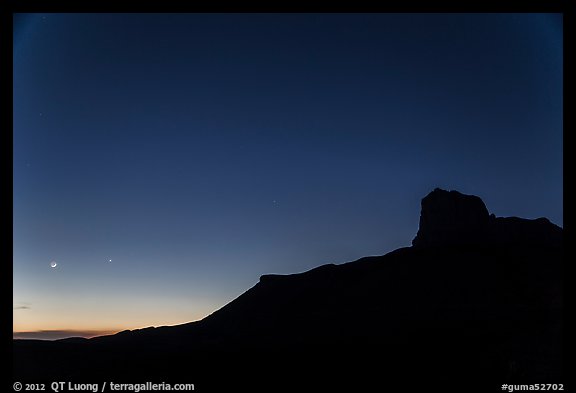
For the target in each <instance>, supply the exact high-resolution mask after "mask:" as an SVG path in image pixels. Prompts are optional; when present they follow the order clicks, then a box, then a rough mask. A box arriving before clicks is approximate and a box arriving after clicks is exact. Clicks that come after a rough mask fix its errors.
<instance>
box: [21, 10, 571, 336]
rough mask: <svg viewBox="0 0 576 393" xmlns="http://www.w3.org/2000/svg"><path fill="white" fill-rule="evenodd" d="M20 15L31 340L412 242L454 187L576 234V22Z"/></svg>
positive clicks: (90, 330) (24, 325) (173, 308)
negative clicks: (427, 203) (566, 178)
mask: <svg viewBox="0 0 576 393" xmlns="http://www.w3.org/2000/svg"><path fill="white" fill-rule="evenodd" d="M14 21H15V23H14V59H13V64H14V90H13V91H14V114H13V119H14V133H13V135H14V150H13V152H14V191H13V192H14V206H13V212H14V221H13V222H14V224H13V225H14V227H13V228H14V241H13V245H14V250H13V255H14V256H13V265H14V293H13V294H14V298H13V308H14V310H13V316H14V325H13V330H14V332H15V334H14V336H15V337H42V338H57V337H65V336H70V335H84V336H91V335H95V334H103V333H108V332H116V331H120V330H124V329H134V328H142V327H146V326H152V325H153V326H160V325H171V324H178V323H185V322H189V321H193V320H198V319H201V318H202V317H204V316H206V315H207V314H209V313H211V312H213V311H215V310H216V309H218V308H220V307H221V306H223V305H224V304H226V303H227V302H229V301H231V300H232V299H234V298H235V297H237V296H238V295H240V294H241V293H242V292H244V291H245V290H247V289H248V288H250V287H251V286H253V285H254V284H255V283H256V282H257V281H258V278H259V276H260V275H262V274H267V273H297V272H302V271H305V270H308V269H311V268H313V267H316V266H319V265H321V264H325V263H343V262H347V261H351V260H354V259H357V258H360V257H363V256H368V255H382V254H385V253H387V252H389V251H392V250H394V249H396V248H398V247H403V246H409V245H410V244H411V240H412V239H413V238H414V236H415V234H416V231H417V229H418V218H419V214H420V211H419V210H420V199H421V198H422V197H424V196H425V195H426V194H427V193H428V192H430V191H431V190H432V189H434V188H435V187H441V188H445V189H456V190H459V191H461V192H464V193H467V194H475V195H478V196H480V197H482V198H483V199H484V201H485V202H486V204H487V206H488V209H489V210H490V212H492V213H495V214H496V215H497V216H520V217H525V218H537V217H541V216H545V217H548V218H549V219H550V220H551V221H552V222H554V223H556V224H558V225H560V226H562V225H563V221H562V213H563V208H562V203H563V201H562V192H563V182H562V161H563V157H562V148H563V145H562V72H563V70H562V61H563V57H562V46H563V39H562V17H561V15H558V14H448V15H441V14H408V15H402V14H369V15H363V14H326V15H323V14H293V15H289V14H287V15H280V14H254V15H251V14H237V15H233V14H220V15H211V14H177V15H176V14H174V15H172V14H134V15H130V14H33V15H15V19H14ZM51 262H55V263H56V264H57V265H56V267H54V268H52V267H51ZM23 332H27V333H23Z"/></svg>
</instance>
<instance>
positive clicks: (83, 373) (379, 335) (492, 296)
mask: <svg viewBox="0 0 576 393" xmlns="http://www.w3.org/2000/svg"><path fill="white" fill-rule="evenodd" d="M415 208H416V207H415ZM562 258H563V230H562V228H560V227H558V226H556V225H554V224H553V223H551V222H550V221H548V220H547V219H546V218H539V219H536V220H528V219H522V218H516V217H510V218H503V217H495V216H494V215H490V214H489V211H488V209H487V208H486V206H485V205H484V202H483V201H482V200H481V199H480V198H479V197H476V196H469V195H464V194H461V193H459V192H457V191H444V190H441V189H435V190H434V191H432V192H431V193H430V194H428V195H427V196H426V197H425V198H424V199H423V200H422V205H421V215H420V226H419V230H418V233H417V235H416V237H415V238H414V240H413V242H412V247H406V248H401V249H397V250H395V251H392V252H390V253H388V254H386V255H383V256H371V257H366V258H361V259H359V260H357V261H354V262H349V263H345V264H341V265H334V264H328V265H323V266H319V267H318V268H315V269H312V270H310V271H307V272H305V273H300V274H292V275H263V276H262V277H260V280H259V282H258V283H257V284H256V285H255V286H254V287H252V288H250V289H249V290H247V291H246V292H245V293H244V294H242V295H241V296H239V297H238V298H237V299H235V300H234V301H232V302H230V303H229V304H227V305H226V306H224V307H222V308H221V309H219V310H218V311H216V312H214V313H213V314H211V315H209V316H208V317H206V318H204V319H203V320H201V321H197V322H191V323H188V324H184V325H178V326H167V327H159V328H147V329H141V330H135V331H124V332H121V333H118V334H115V335H111V336H102V337H96V338H92V339H65V340H58V341H35V340H14V344H13V346H14V379H15V380H21V381H31V380H66V381H67V380H70V381H73V380H93V381H95V380H108V381H110V380H114V381H120V380H126V381H129V382H134V381H168V380H170V381H174V382H181V383H185V382H193V383H195V384H196V389H197V390H198V391H208V390H218V389H224V388H237V389H239V390H241V391H250V390H255V389H261V390H267V391H277V390H279V389H280V388H282V387H291V388H294V389H298V391H310V390H317V391H328V390H329V389H331V388H349V389H352V390H354V391H369V390H370V389H375V390H373V391H377V390H378V391H380V390H382V391H386V386H387V383H389V382H390V381H395V382H396V383H398V381H405V383H406V389H407V391H410V387H414V386H416V385H422V386H431V387H438V385H437V384H438V383H440V381H448V382H450V381H452V383H455V381H460V383H462V381H464V382H465V383H469V385H467V388H464V387H462V386H461V387H462V388H463V389H464V390H462V391H467V390H472V389H473V388H474V387H483V386H485V387H487V388H489V389H490V391H497V390H500V385H501V384H503V383H518V382H522V383H545V382H551V383H562V382H563V380H562V378H563V366H562V310H563V304H562V299H563V288H562V281H563V280H562ZM428 384H430V385H428ZM447 388H448V387H447V386H446V387H444V388H443V390H446V389H447ZM452 390H453V389H452Z"/></svg>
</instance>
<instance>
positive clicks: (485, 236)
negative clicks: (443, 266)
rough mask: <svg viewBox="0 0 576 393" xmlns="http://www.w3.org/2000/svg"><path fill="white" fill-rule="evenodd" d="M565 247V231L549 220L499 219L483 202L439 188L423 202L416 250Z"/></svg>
mask: <svg viewBox="0 0 576 393" xmlns="http://www.w3.org/2000/svg"><path fill="white" fill-rule="evenodd" d="M536 244H539V245H541V246H551V247H557V246H561V245H562V229H561V228H560V227H558V226H556V225H554V224H552V223H551V222H550V221H548V219H546V218H538V219H536V220H526V219H521V218H517V217H509V218H503V217H498V218H496V217H495V216H494V215H493V214H492V215H490V214H488V209H486V205H484V202H483V201H482V199H480V198H478V197H477V196H474V195H464V194H461V193H459V192H458V191H445V190H441V189H439V188H437V189H435V190H434V191H432V192H431V193H430V194H428V195H427V196H426V197H425V198H424V199H422V210H421V213H420V227H419V229H418V234H417V235H416V237H415V238H414V240H413V241H412V245H413V246H414V247H419V248H422V247H448V246H462V245H477V246H487V245H491V246H495V245H499V246H501V245H517V246H525V245H536Z"/></svg>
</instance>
